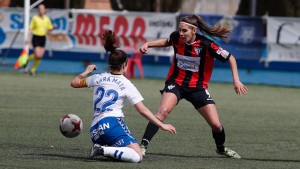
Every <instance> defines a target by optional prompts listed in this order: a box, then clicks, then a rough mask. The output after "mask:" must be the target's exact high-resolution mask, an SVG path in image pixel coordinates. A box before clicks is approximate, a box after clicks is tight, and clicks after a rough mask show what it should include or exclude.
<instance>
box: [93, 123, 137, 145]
mask: <svg viewBox="0 0 300 169" xmlns="http://www.w3.org/2000/svg"><path fill="white" fill-rule="evenodd" d="M90 135H91V139H92V141H93V143H94V144H95V143H97V144H100V145H102V146H113V147H126V146H127V145H129V144H130V143H137V141H136V139H135V138H134V137H133V135H132V134H131V133H130V131H129V129H128V127H127V126H126V124H125V122H124V119H123V118H119V117H106V118H104V119H101V120H100V121H99V122H98V123H96V124H95V125H94V126H92V127H91V128H90Z"/></svg>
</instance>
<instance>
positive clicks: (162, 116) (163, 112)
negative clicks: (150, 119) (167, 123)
mask: <svg viewBox="0 0 300 169" xmlns="http://www.w3.org/2000/svg"><path fill="white" fill-rule="evenodd" d="M169 113H170V110H169V109H168V108H160V109H159V111H158V112H157V113H156V115H155V116H156V117H157V118H158V119H159V120H161V121H164V120H165V119H166V118H167V116H168V115H169Z"/></svg>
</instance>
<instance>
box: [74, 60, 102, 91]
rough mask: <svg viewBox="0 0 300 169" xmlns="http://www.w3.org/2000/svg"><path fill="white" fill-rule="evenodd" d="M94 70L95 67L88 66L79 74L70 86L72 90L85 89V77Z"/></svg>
mask: <svg viewBox="0 0 300 169" xmlns="http://www.w3.org/2000/svg"><path fill="white" fill-rule="evenodd" d="M96 69H97V67H96V65H88V66H87V68H86V70H85V71H84V72H82V73H81V74H79V75H77V76H75V77H74V78H73V80H72V81H71V84H70V85H71V86H72V87H74V88H83V87H87V82H86V78H85V77H86V76H87V75H88V74H89V73H91V72H92V71H93V70H96Z"/></svg>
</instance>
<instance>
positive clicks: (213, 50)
mask: <svg viewBox="0 0 300 169" xmlns="http://www.w3.org/2000/svg"><path fill="white" fill-rule="evenodd" d="M207 47H208V51H209V53H210V54H211V56H212V57H214V58H216V59H218V60H220V61H221V62H223V63H224V62H226V61H227V60H228V59H229V58H230V56H231V53H229V52H228V51H227V50H225V49H223V48H222V47H220V46H219V45H217V44H216V43H214V42H212V41H210V42H209V43H208V45H207Z"/></svg>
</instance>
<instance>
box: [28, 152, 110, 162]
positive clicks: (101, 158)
mask: <svg viewBox="0 0 300 169" xmlns="http://www.w3.org/2000/svg"><path fill="white" fill-rule="evenodd" d="M25 155H28V156H40V157H45V158H47V159H49V157H54V158H65V159H71V160H75V161H85V162H97V161H102V162H111V161H113V160H112V159H109V158H106V157H99V158H94V159H89V158H88V157H79V156H72V155H65V154H34V153H29V154H25Z"/></svg>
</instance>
